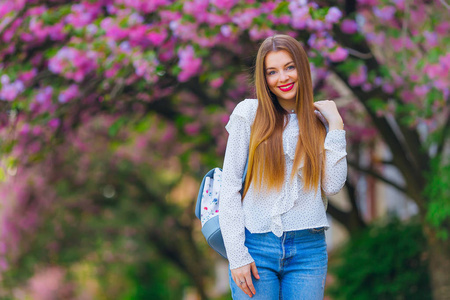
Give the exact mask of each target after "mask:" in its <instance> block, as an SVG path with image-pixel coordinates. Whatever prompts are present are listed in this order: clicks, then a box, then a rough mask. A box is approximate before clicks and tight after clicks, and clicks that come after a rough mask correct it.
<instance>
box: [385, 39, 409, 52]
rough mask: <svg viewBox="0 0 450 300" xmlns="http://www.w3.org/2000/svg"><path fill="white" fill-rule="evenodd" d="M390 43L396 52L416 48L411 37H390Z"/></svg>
mask: <svg viewBox="0 0 450 300" xmlns="http://www.w3.org/2000/svg"><path fill="white" fill-rule="evenodd" d="M389 42H390V44H391V45H392V48H393V49H394V51H396V52H399V51H401V50H403V49H404V48H405V49H413V48H414V43H413V42H412V41H411V39H410V38H409V37H399V38H394V37H390V38H389Z"/></svg>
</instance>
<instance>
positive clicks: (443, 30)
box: [434, 22, 450, 35]
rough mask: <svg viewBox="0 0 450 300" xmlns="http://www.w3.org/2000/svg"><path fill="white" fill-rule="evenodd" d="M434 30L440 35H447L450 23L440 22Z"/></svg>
mask: <svg viewBox="0 0 450 300" xmlns="http://www.w3.org/2000/svg"><path fill="white" fill-rule="evenodd" d="M434 30H435V31H436V32H437V33H438V34H440V35H448V32H449V31H450V22H441V23H439V24H437V25H436V27H435V28H434Z"/></svg>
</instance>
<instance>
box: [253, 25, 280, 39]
mask: <svg viewBox="0 0 450 300" xmlns="http://www.w3.org/2000/svg"><path fill="white" fill-rule="evenodd" d="M274 34H275V31H273V30H272V29H269V28H265V29H260V28H258V27H256V26H254V27H253V28H252V29H250V31H249V35H250V38H251V39H252V40H254V41H257V40H261V39H265V38H267V37H269V36H272V35H274Z"/></svg>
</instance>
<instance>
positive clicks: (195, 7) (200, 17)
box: [183, 0, 209, 23]
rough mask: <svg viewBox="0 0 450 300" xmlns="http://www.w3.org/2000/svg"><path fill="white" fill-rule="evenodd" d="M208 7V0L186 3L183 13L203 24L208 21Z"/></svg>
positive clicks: (195, 0) (193, 0)
mask: <svg viewBox="0 0 450 300" xmlns="http://www.w3.org/2000/svg"><path fill="white" fill-rule="evenodd" d="M208 5H209V1H208V0H191V1H184V4H183V11H184V12H185V13H186V14H188V15H192V16H194V17H195V19H196V20H197V22H198V23H203V22H206V21H207V19H208V14H207V9H208Z"/></svg>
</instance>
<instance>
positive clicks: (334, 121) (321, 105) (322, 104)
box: [313, 100, 344, 131]
mask: <svg viewBox="0 0 450 300" xmlns="http://www.w3.org/2000/svg"><path fill="white" fill-rule="evenodd" d="M313 104H314V106H315V107H316V109H317V110H318V111H320V113H321V114H322V115H323V116H324V117H325V119H327V121H328V124H329V130H330V131H331V130H335V129H340V130H342V129H344V122H343V121H342V117H341V115H340V114H339V111H338V109H337V107H336V103H334V101H331V100H322V101H317V102H314V103H313Z"/></svg>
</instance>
